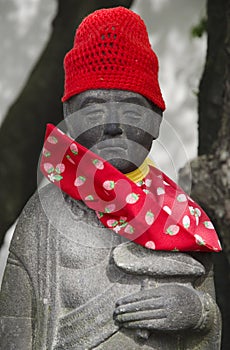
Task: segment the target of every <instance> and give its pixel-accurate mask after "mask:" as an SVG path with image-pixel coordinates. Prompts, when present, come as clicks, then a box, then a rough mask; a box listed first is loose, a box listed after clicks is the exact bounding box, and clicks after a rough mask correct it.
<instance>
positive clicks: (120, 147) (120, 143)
mask: <svg viewBox="0 0 230 350" xmlns="http://www.w3.org/2000/svg"><path fill="white" fill-rule="evenodd" d="M97 149H98V150H99V151H102V150H106V151H110V152H115V151H125V150H127V149H128V145H127V140H124V139H121V138H118V137H117V138H110V139H106V140H103V141H101V142H100V143H99V144H97Z"/></svg>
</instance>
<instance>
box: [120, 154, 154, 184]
mask: <svg viewBox="0 0 230 350" xmlns="http://www.w3.org/2000/svg"><path fill="white" fill-rule="evenodd" d="M149 165H151V166H154V163H153V162H152V161H151V159H149V158H146V159H145V160H144V162H143V163H142V164H141V165H140V166H139V168H137V169H136V170H134V171H131V172H130V173H127V174H125V175H126V176H127V177H128V178H129V179H130V180H131V181H133V182H138V181H141V180H142V179H144V178H145V177H146V175H147V174H148V173H149Z"/></svg>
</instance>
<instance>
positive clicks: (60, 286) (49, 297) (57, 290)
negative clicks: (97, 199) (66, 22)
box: [0, 185, 220, 350]
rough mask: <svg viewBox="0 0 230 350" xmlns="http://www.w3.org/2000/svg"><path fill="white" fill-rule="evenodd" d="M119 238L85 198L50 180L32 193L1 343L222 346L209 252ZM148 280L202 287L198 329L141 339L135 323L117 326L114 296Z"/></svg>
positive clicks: (4, 306)
mask: <svg viewBox="0 0 230 350" xmlns="http://www.w3.org/2000/svg"><path fill="white" fill-rule="evenodd" d="M121 243H122V238H121V237H120V236H118V235H116V234H115V233H113V232H112V231H111V230H108V229H106V228H104V227H102V226H101V224H100V223H99V221H98V219H97V217H96V215H95V213H94V212H93V211H91V210H89V209H88V208H86V206H85V205H84V204H83V203H82V202H76V201H74V200H72V199H71V198H69V197H68V196H66V195H63V193H62V192H61V191H60V190H59V189H58V188H56V187H55V186H52V185H48V186H46V187H44V188H43V189H41V190H39V191H38V192H36V193H35V195H34V196H33V197H32V198H31V200H30V201H29V202H28V204H27V205H26V207H25V208H24V210H23V212H22V214H21V216H20V218H19V221H18V224H17V227H16V230H15V233H14V236H13V239H12V242H11V246H10V254H9V258H8V262H7V267H6V271H5V275H4V279H3V284H2V291H1V295H0V339H1V341H0V344H1V345H0V349H2V350H3V349H4V350H6V349H7V350H10V349H17V350H31V349H33V350H51V349H55V350H57V349H65V350H68V349H69V350H73V349H79V350H80V349H82V350H83V349H108V350H115V349H119V350H120V349H122V348H124V349H126V350H135V349H144V350H147V349H162V350H163V349H164V350H169V349H173V350H175V349H188V350H189V349H190V350H192V349H202V350H217V349H219V342H220V339H219V338H220V334H219V328H220V318H219V313H218V308H217V306H216V304H215V301H214V300H215V295H214V288H213V276H212V265H211V262H210V255H209V254H204V253H201V254H199V253H197V254H193V255H192V256H193V257H192V256H191V255H189V254H183V253H169V252H154V251H149V250H147V249H145V248H143V247H139V246H136V245H135V246H134V245H133V243H128V244H127V243H123V244H121ZM145 252H147V253H145ZM145 254H147V255H146V256H147V258H146V257H145ZM150 254H152V255H150ZM170 254H172V255H170ZM138 256H140V259H139V258H138ZM170 256H172V257H173V258H172V259H173V260H170ZM126 257H128V258H127V259H126ZM141 259H142V260H141ZM146 259H147V260H146ZM139 261H142V263H141V264H140V263H139ZM151 261H152V262H151ZM130 263H131V265H130ZM146 263H147V264H148V266H150V267H149V268H147V269H146V266H144V265H145V264H146ZM172 266H174V268H173V269H172ZM146 279H148V280H149V281H150V285H151V286H152V288H154V287H156V286H157V285H159V284H161V283H165V282H168V283H182V284H185V285H187V286H189V287H190V288H196V289H197V290H199V291H200V292H201V293H207V294H203V295H206V296H207V298H206V299H207V305H208V306H207V305H206V306H207V310H206V311H205V312H206V314H207V315H205V317H204V322H203V324H202V326H201V328H203V330H195V331H194V330H193V331H188V332H187V333H184V334H180V333H175V332H172V333H170V332H165V333H162V332H153V333H151V334H150V336H149V338H148V339H146V340H145V339H143V338H141V337H140V336H139V335H138V330H125V329H123V328H119V325H117V324H115V323H114V320H113V312H114V309H115V304H116V302H117V300H119V299H120V298H121V297H124V296H127V295H130V294H132V293H134V292H138V291H140V289H141V288H142V287H143V281H144V280H145V281H146ZM210 339H211V343H210ZM210 344H211V345H210Z"/></svg>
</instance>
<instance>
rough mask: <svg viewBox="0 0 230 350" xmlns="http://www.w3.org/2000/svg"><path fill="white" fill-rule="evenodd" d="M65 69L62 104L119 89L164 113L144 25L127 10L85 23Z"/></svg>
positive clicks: (91, 17)
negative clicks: (87, 94) (76, 97)
mask: <svg viewBox="0 0 230 350" xmlns="http://www.w3.org/2000/svg"><path fill="white" fill-rule="evenodd" d="M64 68H65V92H64V96H63V98H62V101H63V102H64V101H66V100H68V99H69V98H70V97H72V96H73V95H76V94H78V93H80V92H83V91H86V90H90V89H119V90H128V91H132V92H137V93H139V94H141V95H143V96H145V97H146V98H148V99H149V100H150V101H152V102H153V103H154V104H155V105H156V106H158V107H159V108H160V109H161V110H162V111H163V110H165V103H164V100H163V98H162V95H161V90H160V87H159V83H158V59H157V56H156V54H155V53H154V52H153V50H152V49H151V45H150V42H149V38H148V33H147V29H146V26H145V23H144V22H143V20H142V19H141V18H140V16H138V15H137V14H135V13H134V12H132V11H130V10H128V9H126V8H124V7H115V8H110V9H102V10H98V11H95V12H93V13H92V14H90V15H89V16H88V17H86V18H85V19H84V20H83V21H82V23H81V24H80V26H79V27H78V29H77V31H76V35H75V40H74V47H73V48H72V49H71V50H70V51H69V52H68V53H67V54H66V56H65V60H64Z"/></svg>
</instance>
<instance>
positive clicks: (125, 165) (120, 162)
mask: <svg viewBox="0 0 230 350" xmlns="http://www.w3.org/2000/svg"><path fill="white" fill-rule="evenodd" d="M107 161H108V162H109V163H110V164H112V165H113V166H114V167H115V168H117V169H118V170H119V171H121V172H122V173H123V174H127V173H130V172H131V171H134V170H136V169H137V168H138V166H139V165H136V164H134V163H132V162H130V161H129V160H126V159H118V158H113V159H108V160H107Z"/></svg>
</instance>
